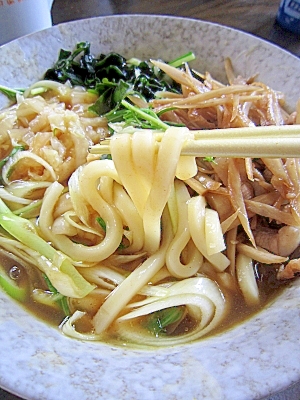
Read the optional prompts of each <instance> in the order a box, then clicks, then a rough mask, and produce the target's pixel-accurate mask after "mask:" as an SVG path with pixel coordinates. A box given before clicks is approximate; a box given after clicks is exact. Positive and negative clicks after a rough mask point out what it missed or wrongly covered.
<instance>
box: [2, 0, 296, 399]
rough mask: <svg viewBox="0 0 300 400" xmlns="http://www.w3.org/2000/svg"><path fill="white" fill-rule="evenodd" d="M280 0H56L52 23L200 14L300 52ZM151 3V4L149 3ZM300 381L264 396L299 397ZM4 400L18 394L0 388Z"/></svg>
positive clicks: (194, 15) (291, 50)
mask: <svg viewBox="0 0 300 400" xmlns="http://www.w3.org/2000/svg"><path fill="white" fill-rule="evenodd" d="M279 3H280V1H279V0H269V1H268V2H267V1H265V0H241V1H237V0H230V1H227V2H224V0H185V1H183V0H164V1H162V0H151V2H149V0H54V3H53V7H52V20H53V24H59V23H62V22H66V21H71V20H75V19H82V18H89V17H96V16H100V15H112V14H149V13H150V14H165V15H176V16H182V17H190V18H199V19H202V20H205V21H210V22H215V23H219V24H222V25H227V26H230V27H233V28H237V29H240V30H243V31H246V32H249V33H252V34H254V35H256V36H259V37H261V38H264V39H266V40H268V41H270V42H272V43H275V44H277V45H278V46H280V47H283V48H285V49H286V50H288V51H290V52H291V53H293V54H295V55H296V56H300V37H299V36H296V35H294V34H293V33H290V32H288V31H286V30H284V29H282V28H281V27H280V26H279V25H278V24H277V23H276V13H277V10H278V7H279ZM149 4H151V8H150V7H149ZM299 398H300V383H299V384H298V385H295V386H294V387H291V388H288V389H287V390H285V391H284V392H282V393H280V394H274V395H272V396H270V397H269V398H268V399H265V400H299ZM0 399H1V400H17V399H19V397H17V396H14V395H12V394H10V393H7V392H5V391H4V390H2V389H0Z"/></svg>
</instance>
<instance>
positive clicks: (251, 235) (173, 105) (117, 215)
mask: <svg viewBox="0 0 300 400" xmlns="http://www.w3.org/2000/svg"><path fill="white" fill-rule="evenodd" d="M153 65H154V66H155V67H156V68H159V69H161V70H162V71H164V72H165V73H166V74H168V76H169V77H171V78H172V79H174V80H175V81H176V82H177V83H178V84H179V85H180V86H181V93H171V92H168V91H165V92H161V93H159V94H158V95H157V97H156V98H155V99H154V100H152V101H150V102H149V104H145V102H144V101H141V99H140V98H134V97H133V96H131V97H130V101H131V102H132V103H133V104H135V105H136V106H138V107H141V108H145V107H146V106H147V107H151V109H152V110H153V111H154V112H155V113H157V114H158V115H161V117H160V119H161V121H163V122H164V123H165V124H167V129H166V130H163V129H162V130H158V131H153V130H151V129H138V128H134V127H132V126H126V124H125V125H124V123H117V124H111V125H108V123H107V120H106V118H105V117H103V116H96V115H95V114H93V113H91V112H90V111H89V106H90V105H91V104H93V103H94V102H95V101H96V100H97V95H96V94H95V93H91V92H89V91H87V90H86V89H84V88H83V87H72V86H71V85H69V84H68V83H66V84H61V83H57V82H52V81H40V82H37V83H36V84H34V85H33V86H32V87H31V88H29V89H28V90H26V91H25V93H24V94H18V95H17V102H16V104H14V105H12V106H10V107H8V108H6V109H4V110H2V111H1V113H0V133H1V141H2V143H1V153H2V159H3V161H2V164H1V170H2V172H1V180H2V186H1V188H0V198H1V199H2V203H1V207H0V224H1V231H0V246H1V254H2V258H3V261H2V263H3V266H2V273H1V274H2V275H0V276H2V280H4V281H5V279H6V280H7V281H9V282H8V283H7V282H6V284H3V285H2V286H3V287H4V289H5V288H7V287H8V284H12V285H13V283H12V281H14V283H16V282H17V285H16V286H18V281H19V280H20V283H19V286H18V287H19V288H21V287H25V292H26V293H25V294H24V296H21V297H22V300H23V301H26V299H27V300H28V298H30V299H31V301H34V302H35V303H41V304H44V305H46V307H49V308H56V307H58V304H61V302H62V300H64V304H65V308H64V309H65V312H66V313H67V314H68V316H67V318H65V319H64V321H63V323H62V324H61V329H62V331H63V332H64V333H65V334H67V335H70V336H72V337H75V338H79V339H83V340H100V341H101V340H107V337H109V335H112V336H113V337H117V338H119V340H120V341H127V342H133V343H136V344H138V343H142V344H144V345H150V346H167V345H175V344H183V343H187V342H191V341H193V340H197V339H199V338H200V337H202V336H204V335H207V334H208V333H209V332H213V331H214V330H215V329H217V328H218V327H220V326H221V325H222V324H224V321H226V318H228V317H229V315H230V314H231V313H232V312H233V310H234V308H235V301H236V299H237V297H241V298H242V299H243V300H242V301H243V304H244V305H243V307H244V308H245V309H247V308H248V309H250V310H257V309H259V308H260V307H261V306H262V305H263V304H264V302H265V300H264V293H262V291H261V289H260V286H259V280H260V278H262V276H261V275H259V273H258V271H259V270H258V269H257V266H259V265H264V266H265V268H267V270H268V273H272V276H274V277H276V279H277V280H278V281H280V280H288V279H291V278H294V276H295V275H296V274H297V272H298V271H299V270H300V267H299V259H298V258H297V257H298V256H297V255H295V251H296V250H297V248H298V246H299V243H300V207H299V174H300V164H299V159H291V158H286V159H279V158H278V159H273V158H261V159H254V158H229V157H226V154H224V157H217V158H213V156H214V154H213V152H212V154H208V155H207V156H208V157H205V158H203V157H195V156H183V155H182V154H181V152H182V147H183V145H184V143H186V142H187V141H188V140H189V139H193V138H194V133H193V130H199V129H206V130H210V129H216V128H229V129H231V128H237V127H253V128H254V129H255V127H256V126H269V125H284V124H290V125H291V124H297V123H299V120H300V114H299V113H298V112H294V113H292V114H288V113H287V112H286V111H285V110H284V96H283V94H282V93H280V92H278V91H275V90H273V89H272V88H270V87H268V86H267V85H265V84H263V83H261V82H259V81H257V80H256V78H255V77H250V78H248V79H246V78H242V77H239V76H238V77H236V76H235V75H234V72H233V69H232V66H231V64H230V61H229V60H227V61H226V70H227V75H228V81H229V83H228V84H226V85H225V84H222V83H220V82H218V81H216V80H215V79H213V78H212V77H211V76H210V74H209V73H206V74H204V75H201V74H200V73H198V72H195V71H193V74H192V73H191V70H190V69H189V66H188V65H185V67H184V68H183V69H181V70H179V69H177V68H174V67H171V66H169V65H168V64H165V63H163V62H160V61H153ZM37 88H43V89H44V90H43V91H39V90H38V91H36V89H37ZM33 93H34V95H33ZM170 123H171V124H170ZM172 125H177V126H172ZM110 129H113V130H114V134H113V135H111V132H110ZM107 137H109V142H108V141H107V140H106V143H109V153H110V155H111V156H109V157H101V156H99V155H98V154H94V153H93V152H92V151H90V150H91V149H93V148H94V146H95V145H96V144H98V143H99V142H101V140H103V139H105V138H107ZM210 156H212V157H210ZM8 260H11V261H10V262H8ZM4 275H5V276H6V278H5V277H4ZM0 282H1V281H0ZM24 282H25V283H24ZM47 284H48V286H47ZM22 285H23V286H22ZM7 290H8V289H7ZM8 292H10V291H9V290H8ZM15 297H18V296H15ZM19 297H20V296H19Z"/></svg>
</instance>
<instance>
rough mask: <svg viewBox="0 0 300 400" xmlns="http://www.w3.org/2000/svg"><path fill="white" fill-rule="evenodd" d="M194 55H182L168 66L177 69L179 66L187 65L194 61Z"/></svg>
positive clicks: (191, 53) (190, 53) (189, 53)
mask: <svg viewBox="0 0 300 400" xmlns="http://www.w3.org/2000/svg"><path fill="white" fill-rule="evenodd" d="M195 58H196V57H195V54H194V53H193V52H192V51H190V52H188V53H186V54H184V55H183V56H181V57H178V58H176V59H175V60H173V61H171V62H169V63H168V64H169V65H171V67H174V68H177V67H180V65H182V64H184V63H188V62H190V61H193V60H195Z"/></svg>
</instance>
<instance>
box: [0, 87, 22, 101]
mask: <svg viewBox="0 0 300 400" xmlns="http://www.w3.org/2000/svg"><path fill="white" fill-rule="evenodd" d="M23 92H24V90H21V89H11V88H9V87H7V86H3V85H0V93H3V94H4V95H5V96H6V97H7V98H8V99H9V100H12V101H16V97H17V94H22V93H23Z"/></svg>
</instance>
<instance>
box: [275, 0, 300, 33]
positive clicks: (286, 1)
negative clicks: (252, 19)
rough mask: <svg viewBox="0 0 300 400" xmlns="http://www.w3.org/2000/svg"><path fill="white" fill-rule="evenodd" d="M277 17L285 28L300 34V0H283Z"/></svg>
mask: <svg viewBox="0 0 300 400" xmlns="http://www.w3.org/2000/svg"><path fill="white" fill-rule="evenodd" d="M276 19H277V21H278V23H279V24H280V25H281V26H282V27H283V28H285V29H288V30H289V31H291V32H294V33H296V34H298V35H300V0H282V1H281V3H280V6H279V9H278V13H277V17H276Z"/></svg>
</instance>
